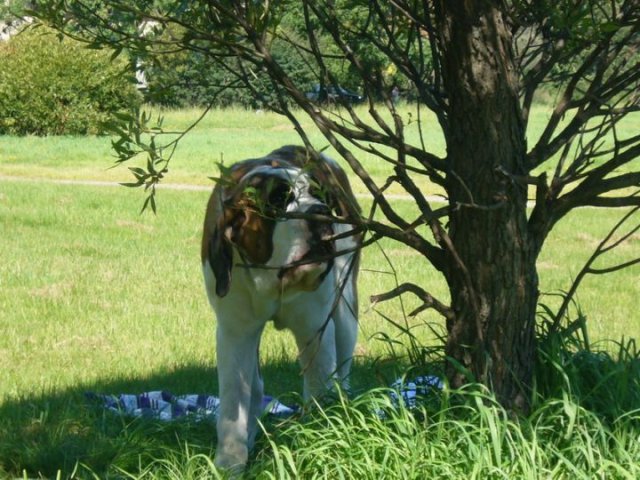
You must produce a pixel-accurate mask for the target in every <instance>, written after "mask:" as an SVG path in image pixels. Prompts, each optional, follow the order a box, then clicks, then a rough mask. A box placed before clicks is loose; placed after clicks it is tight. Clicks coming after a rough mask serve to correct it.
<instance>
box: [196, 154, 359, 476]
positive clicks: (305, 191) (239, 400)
mask: <svg viewBox="0 0 640 480" xmlns="http://www.w3.org/2000/svg"><path fill="white" fill-rule="evenodd" d="M358 215H359V208H358V206H357V203H356V200H355V197H354V195H353V193H352V190H351V187H350V185H349V182H348V180H347V176H346V174H345V173H344V171H343V170H342V169H341V168H340V166H339V165H338V164H337V163H336V162H334V161H333V160H331V159H330V158H328V157H326V156H324V155H319V154H317V153H314V152H309V151H307V150H306V149H304V148H302V147H293V146H287V147H282V148H280V149H278V150H276V151H274V152H272V153H270V154H269V155H267V156H266V157H263V158H259V159H251V160H245V161H242V162H239V163H237V164H235V165H233V166H232V167H230V168H229V169H228V171H226V172H225V173H224V174H223V176H222V178H221V179H220V180H219V181H218V183H217V185H216V187H215V188H214V190H213V194H212V195H211V198H210V200H209V204H208V207H207V214H206V218H205V223H204V234H203V238H202V268H203V272H204V279H205V285H206V289H207V294H208V297H209V302H210V303H211V306H212V307H213V309H214V311H215V314H216V317H217V323H218V325H217V335H216V339H217V361H218V378H219V388H220V409H219V416H218V428H217V429H218V446H217V450H216V458H215V463H216V465H217V466H219V467H223V468H230V467H235V468H241V467H242V466H243V465H244V464H245V463H246V461H247V456H248V453H249V451H250V449H251V447H252V445H253V442H254V439H255V436H256V433H257V417H259V415H260V414H261V403H262V397H263V382H262V377H261V375H260V369H259V366H258V351H259V346H260V336H261V334H262V331H263V329H264V327H265V325H266V323H267V322H268V321H269V320H273V322H274V324H275V327H276V328H277V329H283V328H287V329H289V330H291V331H292V332H293V335H294V337H295V340H296V343H297V346H298V351H299V357H298V358H299V361H300V364H301V367H302V371H303V373H304V390H303V392H304V393H303V396H304V398H305V399H309V398H310V397H315V398H318V397H319V396H321V395H323V394H324V393H325V392H326V391H327V390H328V389H330V388H332V386H333V385H334V382H336V381H337V382H339V383H341V384H342V386H343V387H345V388H348V375H349V370H350V367H351V358H352V355H353V349H354V347H355V343H356V336H357V331H358V325H357V312H358V301H357V291H356V277H357V272H358V263H359V252H358V246H359V243H360V239H361V236H360V235H359V234H356V233H352V234H349V232H354V230H353V224H355V223H356V220H357V216H358ZM329 217H333V218H334V221H327V219H328V218H329Z"/></svg>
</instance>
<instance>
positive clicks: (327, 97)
mask: <svg viewBox="0 0 640 480" xmlns="http://www.w3.org/2000/svg"><path fill="white" fill-rule="evenodd" d="M306 96H307V98H308V99H309V100H312V101H314V102H318V103H327V102H328V103H333V102H335V103H340V102H343V103H360V102H363V101H364V97H363V96H362V95H359V94H357V93H355V92H352V91H351V90H347V89H346V88H344V87H341V86H339V85H337V86H336V85H329V86H327V87H325V86H322V85H319V84H316V85H314V86H313V89H312V90H311V91H310V92H307V93H306Z"/></svg>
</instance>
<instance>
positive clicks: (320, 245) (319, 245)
mask: <svg viewBox="0 0 640 480" xmlns="http://www.w3.org/2000/svg"><path fill="white" fill-rule="evenodd" d="M304 213H305V214H306V215H309V216H326V217H329V216H331V209H330V208H329V207H327V206H326V205H324V204H314V205H311V206H310V207H309V208H308V209H306V210H305V211H304ZM306 222H307V225H308V227H309V233H310V238H309V240H308V242H309V250H307V252H306V253H305V254H304V255H302V257H300V259H298V260H296V261H295V262H293V265H287V266H285V267H283V268H281V269H280V271H279V272H278V278H279V279H280V280H285V279H286V278H287V277H295V276H296V271H305V270H315V269H317V268H318V267H320V266H321V265H322V264H325V265H326V266H325V268H324V271H322V272H320V273H319V274H317V275H314V278H315V281H314V282H313V283H314V285H313V286H311V285H307V287H312V288H316V287H317V286H318V285H319V284H320V283H321V282H322V281H323V280H324V278H325V277H326V276H327V274H328V273H329V272H330V271H331V269H332V268H333V259H334V256H335V253H336V249H335V243H334V241H333V240H332V237H333V234H334V231H333V227H332V224H331V223H330V222H329V221H325V220H322V219H314V218H309V219H307V220H306Z"/></svg>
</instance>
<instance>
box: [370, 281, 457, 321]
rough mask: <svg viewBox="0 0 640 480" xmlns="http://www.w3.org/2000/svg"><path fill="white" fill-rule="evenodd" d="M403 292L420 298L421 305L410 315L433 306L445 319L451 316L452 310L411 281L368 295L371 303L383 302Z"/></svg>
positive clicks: (452, 314)
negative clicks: (386, 290)
mask: <svg viewBox="0 0 640 480" xmlns="http://www.w3.org/2000/svg"><path fill="white" fill-rule="evenodd" d="M404 293H413V294H414V295H415V296H416V297H418V298H419V299H420V300H422V302H423V303H422V305H421V306H420V307H418V308H417V309H415V310H414V311H412V312H411V313H409V316H410V317H413V316H415V315H417V314H418V313H420V312H422V311H424V310H426V309H428V308H433V309H434V310H435V311H436V312H438V313H439V314H440V315H442V316H443V317H444V318H446V319H450V318H453V316H454V312H453V310H452V309H451V308H450V307H448V306H446V305H445V304H443V303H442V302H440V301H439V300H437V299H436V298H435V297H434V296H433V295H431V294H430V293H429V292H427V291H426V290H424V289H422V288H420V287H419V286H417V285H415V284H413V283H403V284H401V285H399V286H397V287H396V288H394V289H393V290H390V291H388V292H385V293H380V294H378V295H372V296H371V297H369V300H370V301H371V303H372V304H376V303H379V302H385V301H387V300H391V299H393V298H396V297H399V296H400V295H402V294H404Z"/></svg>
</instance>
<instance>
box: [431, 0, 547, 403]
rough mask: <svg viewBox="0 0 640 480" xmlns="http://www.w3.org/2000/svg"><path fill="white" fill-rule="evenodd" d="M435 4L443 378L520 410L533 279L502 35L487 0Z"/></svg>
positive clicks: (511, 68)
mask: <svg viewBox="0 0 640 480" xmlns="http://www.w3.org/2000/svg"><path fill="white" fill-rule="evenodd" d="M439 9H440V12H439V14H438V15H437V16H436V17H437V18H438V20H439V24H438V31H439V34H440V35H441V38H440V43H441V46H442V49H443V52H442V57H441V58H442V61H443V80H444V84H445V88H446V91H447V92H449V94H450V95H449V109H448V127H449V128H448V129H447V137H448V138H447V146H448V158H449V161H450V172H449V174H448V177H447V190H448V194H449V199H450V203H451V205H452V206H453V211H452V212H451V214H450V218H449V222H450V224H449V226H450V230H449V234H450V237H451V241H452V244H453V248H451V249H450V250H449V253H448V257H449V261H448V264H449V266H450V272H449V275H448V281H449V287H450V292H451V299H452V308H453V310H454V315H453V317H452V318H451V319H449V321H448V322H447V330H448V334H449V335H448V341H447V355H448V356H449V357H450V358H451V359H452V360H453V362H450V363H449V364H448V365H449V366H448V372H447V376H448V378H449V379H450V381H451V382H452V386H454V387H459V386H461V385H462V384H464V383H466V382H467V381H469V380H470V379H469V378H467V377H468V376H469V373H471V376H472V379H475V380H477V381H480V382H482V383H484V384H487V385H490V386H491V387H492V389H493V390H494V392H495V393H496V396H497V398H498V399H499V400H500V402H501V403H502V404H503V405H504V406H506V407H507V408H513V409H516V410H525V411H526V410H527V407H528V399H529V398H530V395H529V393H530V392H527V391H526V389H527V388H528V387H529V386H530V385H531V380H532V374H533V366H534V358H535V341H534V340H535V335H534V327H535V308H536V302H537V299H538V285H537V284H538V280H537V273H536V268H535V256H536V255H535V252H534V251H533V249H532V248H530V241H529V238H528V231H527V215H526V206H527V190H526V185H522V184H518V183H516V182H514V181H512V180H511V179H512V178H513V175H519V176H523V175H526V174H527V171H526V168H525V156H526V131H525V127H524V122H523V118H522V113H521V110H520V104H519V100H518V84H517V82H518V77H517V75H516V71H517V69H516V68H515V63H514V55H513V52H512V49H511V40H512V39H511V34H510V32H509V29H508V28H507V26H506V24H505V22H504V19H503V18H502V14H501V12H500V10H499V9H498V8H497V7H496V6H495V5H493V2H488V1H480V2H475V1H465V0H460V1H451V0H446V1H444V0H443V1H440V2H439ZM478 232H482V234H480V235H479V234H478Z"/></svg>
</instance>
